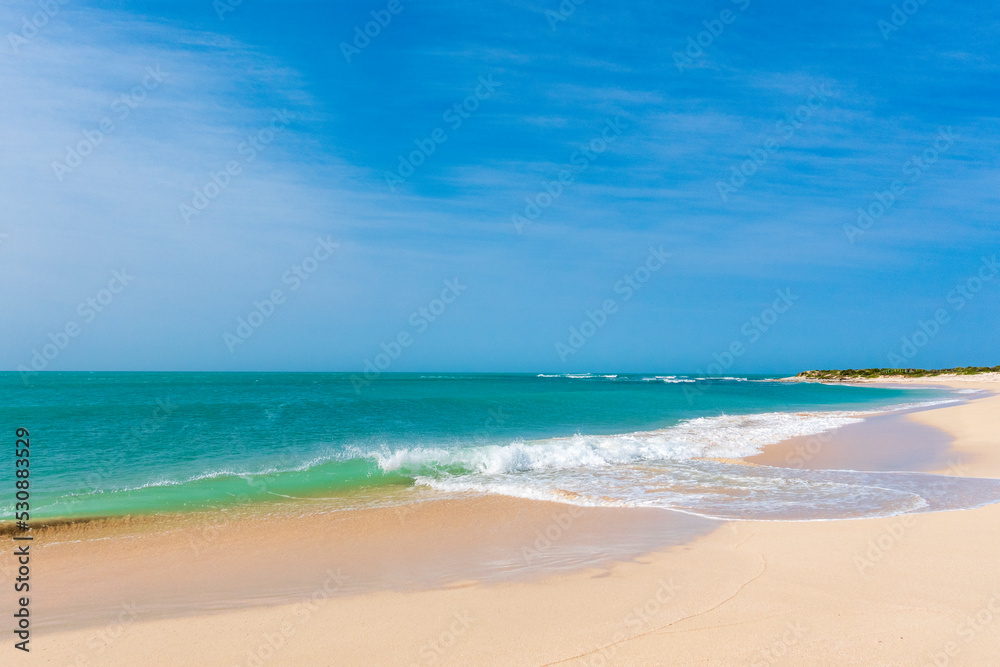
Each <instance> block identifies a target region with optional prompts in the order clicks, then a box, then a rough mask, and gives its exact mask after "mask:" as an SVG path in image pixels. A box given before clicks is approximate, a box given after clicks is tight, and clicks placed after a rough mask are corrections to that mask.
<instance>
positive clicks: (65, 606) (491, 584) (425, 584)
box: [3, 378, 1000, 665]
mask: <svg viewBox="0 0 1000 667" xmlns="http://www.w3.org/2000/svg"><path fill="white" fill-rule="evenodd" d="M919 383H920V384H936V383H947V384H950V385H953V386H961V387H963V388H968V389H983V390H986V391H985V392H984V393H982V394H974V395H970V400H969V401H968V402H965V403H962V404H958V405H952V406H947V407H942V408H938V409H933V410H927V411H922V412H915V413H912V414H908V415H905V416H902V417H895V419H898V420H900V422H899V423H902V422H903V421H904V420H905V423H906V426H905V428H903V427H899V428H896V429H895V430H896V431H899V433H901V434H902V435H900V436H899V437H897V438H895V439H893V440H892V442H891V443H890V445H891V451H892V452H894V454H892V455H885V454H884V453H882V454H879V455H875V454H873V452H872V451H871V447H869V446H868V445H864V446H861V445H858V444H857V442H855V446H854V447H853V449H852V447H851V442H850V441H851V438H850V437H848V436H850V433H842V434H837V435H835V436H833V437H830V438H824V439H819V440H817V439H814V440H813V441H812V442H811V443H810V442H807V441H801V442H798V443H795V442H786V443H781V444H779V445H776V446H774V447H772V448H769V450H768V451H767V452H765V454H763V455H761V457H755V458H759V460H758V461H756V462H759V463H766V464H770V465H796V466H801V467H808V466H810V465H811V466H816V467H823V466H826V465H830V464H831V462H835V463H836V464H838V465H847V464H849V463H852V462H854V463H856V464H857V465H858V466H859V468H858V469H872V470H878V469H900V468H898V467H896V468H892V466H894V465H896V466H898V465H900V461H903V462H905V465H907V466H909V468H908V469H912V470H919V471H935V472H939V473H942V474H947V475H963V476H978V477H1000V435H998V434H1000V396H997V395H995V393H994V391H995V390H996V389H997V388H998V387H1000V384H997V383H996V378H986V379H984V378H978V379H975V380H970V379H967V378H958V379H956V378H923V379H921V380H920V381H919ZM869 421H873V420H869ZM872 428H873V429H875V430H869V431H868V433H869V435H868V436H867V437H868V441H866V442H869V443H871V444H873V445H877V444H878V441H879V437H878V436H877V434H878V433H879V431H878V430H877V429H878V428H881V429H883V432H885V431H886V430H887V431H893V430H894V427H893V425H892V422H886V423H884V424H882V425H881V426H877V425H876V426H875V427H872ZM901 428H902V429H903V430H900V429H901ZM845 430H846V429H845ZM917 438H920V439H921V440H922V444H921V445H920V446H919V447H918V446H914V447H913V451H908V444H907V443H908V441H909V442H911V443H912V442H914V439H917ZM855 440H856V439H855ZM864 466H867V467H864ZM487 519H488V520H487ZM487 526H489V527H488V528H487ZM81 530H83V529H81ZM93 530H94V531H98V532H99V531H100V530H101V529H100V528H94V529H93ZM104 530H105V532H107V529H104ZM998 531H1000V505H991V506H987V507H983V508H979V509H973V510H965V511H953V512H938V513H926V514H916V515H905V516H900V517H893V518H886V519H864V520H850V521H814V522H750V521H746V522H745V521H731V522H717V521H710V520H705V519H700V518H696V517H686V516H684V515H677V514H674V513H670V512H665V511H660V510H630V509H587V510H582V509H580V508H575V507H572V506H569V505H562V504H557V503H541V502H534V501H522V500H515V499H510V498H503V497H493V496H487V497H470V498H464V499H463V498H456V499H449V500H442V501H434V502H426V503H418V504H414V505H409V506H407V507H406V508H404V509H400V508H384V509H376V510H365V511H353V512H341V513H331V514H329V515H325V516H324V517H320V518H317V517H316V516H304V515H303V516H298V517H295V516H285V517H273V518H271V519H270V520H261V519H238V520H237V519H234V520H231V521H227V522H225V523H221V524H218V525H217V526H215V527H214V528H212V529H211V530H208V531H206V527H205V526H204V525H197V522H195V523H193V524H191V525H177V526H171V527H170V530H163V527H162V526H154V527H145V528H144V527H142V526H132V527H129V528H128V529H120V530H119V531H117V532H114V533H113V534H112V533H109V534H107V535H104V534H100V535H99V534H97V533H95V534H75V533H71V532H68V531H65V530H64V531H62V532H58V531H57V532H54V533H52V534H51V535H49V536H48V539H49V542H50V543H49V544H46V543H45V542H46V540H45V539H40V540H39V542H38V544H37V547H39V548H38V549H37V554H38V555H37V563H38V564H37V565H36V566H35V567H36V570H35V571H37V577H38V580H39V582H40V583H39V585H40V588H39V592H38V593H37V596H38V598H37V601H38V611H36V614H37V616H38V617H37V618H36V620H35V622H36V626H37V627H38V628H39V631H38V635H37V638H36V639H35V640H33V642H32V654H33V655H32V656H31V660H33V661H39V662H42V663H44V664H59V665H105V664H107V665H136V664H163V665H168V664H169V665H217V664H224V665H265V664H266V665H362V664H371V665H607V664H620V665H678V664H681V665H685V664H712V665H734V664H748V665H773V664H774V665H776V664H788V665H829V664H838V665H925V664H926V665H986V664H996V655H997V654H998V653H1000V570H998V568H997V565H996V564H997V562H1000V541H998V540H997V538H996V536H997V534H998ZM84 533H86V530H84ZM43 537H44V536H43ZM95 537H102V538H105V539H94V538H95ZM387 554H388V555H387ZM581 562H582V563H584V565H583V566H579V565H577V566H569V565H567V563H581ZM456 573H457V574H456ZM9 576H10V575H9V572H8V571H4V573H3V577H4V579H5V582H4V586H7V585H8V582H7V579H9ZM43 582H44V583H43ZM236 600H241V602H240V603H239V604H236V603H235V601H236ZM5 602H6V601H5ZM47 611H48V612H49V613H50V617H49V619H48V623H46V619H45V615H46V613H47Z"/></svg>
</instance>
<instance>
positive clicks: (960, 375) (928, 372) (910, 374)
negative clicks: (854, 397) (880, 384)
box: [777, 366, 1000, 382]
mask: <svg viewBox="0 0 1000 667" xmlns="http://www.w3.org/2000/svg"><path fill="white" fill-rule="evenodd" d="M931 377H933V378H936V379H976V380H997V379H1000V366H959V367H957V368H936V369H925V368H858V369H855V368H848V369H845V370H813V371H802V372H801V373H799V374H798V375H795V376H793V377H787V378H780V379H779V380H777V381H778V382H809V381H823V382H865V381H881V380H896V381H898V380H906V379H911V378H912V379H919V378H931Z"/></svg>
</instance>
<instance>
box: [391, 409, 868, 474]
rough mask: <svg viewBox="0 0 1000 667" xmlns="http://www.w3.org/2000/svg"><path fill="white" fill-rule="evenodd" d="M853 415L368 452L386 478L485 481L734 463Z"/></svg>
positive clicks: (712, 420) (694, 422)
mask: <svg viewBox="0 0 1000 667" xmlns="http://www.w3.org/2000/svg"><path fill="white" fill-rule="evenodd" d="M864 414H866V413H860V412H813V413H809V412H802V413H788V412H771V413H764V414H754V415H722V416H719V417H700V418H697V419H691V420H688V421H685V422H681V423H680V424H677V425H676V426H672V427H670V428H666V429H662V430H658V431H640V432H636V433H626V434H620V435H574V436H571V437H568V438H551V439H548V440H536V441H529V442H526V441H516V442H512V443H510V444H507V445H490V446H481V447H469V448H463V449H445V448H437V447H414V448H404V449H397V450H393V451H389V452H378V453H375V458H376V460H377V461H378V464H379V466H380V467H381V468H382V469H383V470H385V471H395V470H400V471H404V472H417V473H418V472H421V471H422V470H431V469H442V468H454V467H459V468H462V469H464V470H466V471H468V472H477V473H485V474H497V473H512V472H523V471H528V470H545V469H570V468H601V467H607V466H614V465H627V464H630V463H638V462H642V461H684V460H689V459H692V458H696V457H723V458H739V457H743V456H752V455H754V454H759V453H760V452H761V451H762V449H763V447H765V446H766V445H769V444H774V443H777V442H780V441H781V440H785V439H787V438H792V437H795V436H801V435H814V434H816V433H822V432H823V431H827V430H830V429H834V428H838V427H840V426H845V425H847V424H853V423H857V422H859V421H861V420H862V419H863V416H864Z"/></svg>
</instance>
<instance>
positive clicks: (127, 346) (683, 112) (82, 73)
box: [0, 0, 1000, 373]
mask: <svg viewBox="0 0 1000 667" xmlns="http://www.w3.org/2000/svg"><path fill="white" fill-rule="evenodd" d="M223 2H226V0H220V2H217V3H215V4H213V3H212V2H209V1H208V0H205V1H203V2H197V3H188V2H128V3H125V2H83V1H80V2H78V1H76V0H65V2H60V1H59V0H53V1H52V2H51V3H49V4H46V3H44V2H43V3H42V4H41V5H39V4H36V3H32V2H8V3H5V5H4V6H3V7H2V8H0V33H2V35H3V39H2V40H0V86H2V89H3V91H4V93H3V95H2V96H0V117H2V118H3V123H2V124H0V138H2V146H3V147H4V150H3V151H2V153H0V202H2V208H0V235H2V236H0V281H2V284H3V287H4V289H3V290H2V292H0V340H2V341H3V344H2V346H0V355H2V358H0V367H2V368H3V369H7V370H15V369H17V368H19V367H21V368H31V367H32V363H34V367H35V368H40V367H44V368H45V369H46V370H94V369H103V370H140V369H153V370H349V371H354V370H361V369H362V368H364V367H365V366H366V364H367V363H369V362H371V364H373V365H374V364H376V363H377V362H376V358H377V355H379V354H383V355H385V356H383V357H381V358H380V360H379V361H378V363H379V364H380V368H379V370H386V371H412V370H469V371H561V372H575V371H601V370H605V371H615V370H620V371H628V370H665V371H679V372H684V371H705V370H712V369H711V368H710V364H713V363H715V364H718V368H719V369H722V370H724V372H726V373H729V372H743V373H746V372H785V371H797V370H801V369H806V368H816V367H820V368H827V367H862V366H887V365H900V364H891V363H890V362H891V358H890V355H891V354H894V355H897V356H896V359H900V360H903V361H905V364H903V365H907V366H916V367H938V366H951V365H968V364H974V365H982V364H989V365H994V364H997V363H1000V337H998V336H997V332H998V329H1000V275H997V271H996V269H995V268H994V263H995V260H992V259H991V258H993V257H994V255H995V254H996V253H998V252H1000V247H998V246H1000V244H998V222H997V221H998V213H1000V201H998V194H997V193H998V192H1000V187H998V186H1000V171H998V157H997V156H998V155H1000V152H998V147H1000V146H998V144H1000V141H998V137H1000V134H998V125H997V120H998V115H997V108H998V107H997V103H998V100H1000V94H998V92H997V86H996V82H997V75H998V73H1000V63H998V57H997V55H996V48H995V47H996V42H997V36H998V30H1000V8H998V7H997V6H996V5H995V4H994V3H982V2H976V3H945V2H937V1H935V0H928V1H927V2H925V4H922V5H921V4H919V2H916V0H914V4H912V5H907V9H909V10H912V11H911V13H910V14H905V13H899V14H896V16H895V17H894V16H893V12H894V9H893V5H892V3H886V4H881V3H855V2H848V3H842V4H840V5H838V6H836V7H835V8H833V7H831V8H827V7H813V6H810V5H803V4H802V3H792V2H775V3H763V2H759V1H757V0H750V1H749V2H748V1H747V0H739V2H730V1H728V0H727V1H725V2H721V1H720V2H693V3H679V2H671V3H662V2H629V3H610V2H599V1H598V0H587V1H586V2H582V3H581V4H579V5H576V4H574V3H572V2H571V0H566V1H565V2H563V3H562V4H561V5H560V4H559V3H557V2H555V1H554V0H550V1H548V2H504V3H487V4H486V5H485V6H480V5H476V4H475V3H471V4H470V3H431V4H429V3H419V2H411V1H408V0H399V2H398V3H389V2H388V1H387V2H381V1H378V2H337V3H328V2H325V3H319V2H317V3H306V2H288V3H268V2H263V1H260V0H243V2H241V3H239V4H238V5H230V4H228V2H231V0H228V2H227V3H226V4H223ZM897 6H899V5H897ZM226 9H231V10H232V11H226ZM390 9H395V10H397V13H395V14H393V13H391V12H390ZM899 11H900V12H902V11H903V9H900V10H899ZM372 12H374V13H375V16H374V17H373V15H372ZM220 14H221V18H220ZM386 17H389V20H387V19H386ZM378 18H381V19H382V21H383V23H385V25H384V26H382V25H379V26H376V25H375V24H374V23H372V24H370V25H368V26H367V28H368V30H369V32H370V33H372V34H375V33H377V34H375V36H374V37H370V38H369V40H368V42H367V43H366V42H365V41H364V40H363V39H359V41H358V42H357V43H356V44H355V45H354V46H353V49H352V48H350V47H345V46H344V45H345V44H348V45H351V44H352V42H353V40H354V39H355V37H356V34H357V33H356V31H355V28H358V31H360V32H362V33H363V32H364V30H365V29H366V24H368V23H369V22H371V21H374V20H377V19H378ZM904 18H905V21H904ZM894 19H895V23H894V22H893V20H894ZM880 22H881V23H880ZM713 33H714V34H713ZM699 42H700V44H699ZM358 45H361V46H362V47H363V48H359V46H358ZM345 52H347V56H346V57H345ZM123 95H124V96H125V97H124V98H123V97H122V96H123ZM455 105H459V108H458V110H456V109H455ZM463 105H464V106H463ZM449 110H450V112H449ZM102 123H103V126H102ZM102 127H103V129H104V130H106V131H102ZM95 132H97V133H99V135H100V140H99V141H97V140H96V138H97V137H98V136H99V135H98V134H95ZM435 133H436V134H435ZM434 137H437V140H435V139H434ZM442 139H443V140H442ZM421 147H422V148H421ZM431 148H433V151H431ZM77 149H79V150H77ZM415 151H416V153H414V152H415ZM83 152H86V153H87V155H80V153H83ZM73 153H75V154H76V155H78V156H79V157H78V158H76V157H73ZM401 158H402V159H403V160H404V162H405V163H407V164H409V165H410V166H413V163H416V162H419V163H420V164H419V165H417V166H413V170H412V173H410V171H409V168H408V167H407V166H406V165H405V164H404V166H403V167H402V168H401V167H400V160H401ZM411 158H412V159H411ZM914 158H916V160H914ZM77 160H78V163H77ZM59 165H62V166H59ZM227 168H228V169H229V173H227ZM387 174H395V177H394V178H389V177H388V176H387ZM213 175H214V182H213ZM404 176H405V178H404ZM560 179H562V182H560ZM894 181H895V182H896V184H895V187H896V191H897V192H896V194H895V195H893V194H892V190H893V187H894V185H893V183H894ZM220 184H221V185H220ZM206 189H207V190H206ZM553 193H555V196H553ZM875 193H886V194H881V195H879V196H880V197H881V198H882V201H881V202H879V196H876V194H875ZM209 195H211V196H209ZM889 197H892V199H891V201H890V199H889ZM533 206H537V208H533ZM199 207H200V208H199ZM879 207H881V208H882V212H881V213H880V212H879V210H880V209H879ZM859 208H862V209H866V210H869V211H871V212H872V213H874V215H872V217H870V218H864V219H862V222H863V225H862V226H859V223H858V219H859V213H858V209H859ZM518 216H519V217H518ZM317 239H320V240H322V243H320V242H319V241H318V240H317ZM651 248H652V249H653V250H654V251H655V252H656V253H660V254H661V255H663V254H667V255H669V259H666V260H665V261H660V260H650V257H651V255H650V249H651ZM984 258H985V259H984ZM647 262H652V263H651V264H647ZM654 265H655V266H656V268H655V269H653V270H650V268H649V267H651V266H654ZM303 266H304V267H305V268H303ZM295 267H299V268H298V269H295ZM644 267H645V268H644ZM310 269H311V271H310ZM116 271H117V272H119V278H116V277H115V272H116ZM122 271H124V273H121V272H122ZM446 281H451V283H450V284H451V285H452V288H449V287H448V283H446ZM455 281H457V283H456V282H455ZM629 281H631V282H632V283H634V284H635V285H636V288H635V289H633V288H632V287H629ZM456 284H457V285H458V288H457V289H455V288H454V286H455V285H456ZM449 289H451V291H449ZM789 290H790V291H789ZM779 291H782V292H783V293H784V294H786V300H785V301H780V297H779V296H778V292H779ZM963 294H964V296H963ZM788 295H791V298H790V299H789V298H788ZM272 296H277V299H276V300H275V302H274V303H271V304H270V305H269V303H268V302H269V301H270V299H271V297H272ZM88 299H90V300H92V302H91V303H90V304H89V305H88ZM776 300H779V302H776ZM445 301H450V302H448V303H446V302H445ZM609 302H610V308H609V310H608V311H603V310H602V309H603V308H604V306H605V305H608V304H609ZM95 304H96V305H95ZM255 304H256V305H255ZM789 304H790V305H789ZM98 306H99V308H98ZM421 308H423V309H425V313H424V314H421V312H420V309H421ZM771 308H775V310H773V311H770V312H769V309H771ZM778 309H782V310H783V311H784V312H780V313H779V312H778ZM598 311H602V312H604V314H603V316H602V315H601V313H599V312H598ZM254 312H257V313H258V314H257V315H253V313H254ZM588 313H589V315H588ZM241 318H242V320H243V322H244V324H241ZM754 318H756V320H757V322H759V324H758V323H755V319H754ZM935 318H937V322H936V325H937V326H935V321H934V320H935ZM587 322H590V323H591V324H587ZM596 323H599V324H600V326H598V325H597V324H596ZM252 324H258V325H259V326H252ZM67 331H69V332H75V333H74V334H73V335H70V333H66V332H67ZM574 332H576V333H574ZM64 334H65V335H64ZM914 336H916V340H914ZM401 337H402V340H403V341H409V342H408V344H405V345H402V344H399V343H398V341H399V340H400V339H401ZM904 338H905V339H906V340H904ZM393 341H397V342H396V343H394V342H393ZM397 344H399V345H400V346H399V348H398V350H397V348H396V347H395V345H397ZM907 345H909V347H907ZM46 346H48V347H46ZM560 346H561V347H560ZM734 346H735V347H734ZM567 349H568V350H570V351H567ZM731 349H736V350H741V352H740V353H739V354H737V355H734V356H733V357H732V358H731V359H730V358H729V357H728V356H727V355H728V354H730V352H729V351H730V350H731Z"/></svg>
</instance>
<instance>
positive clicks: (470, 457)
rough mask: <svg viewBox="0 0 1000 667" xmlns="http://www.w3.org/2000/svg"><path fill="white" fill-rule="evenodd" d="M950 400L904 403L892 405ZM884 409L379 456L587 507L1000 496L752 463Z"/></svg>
mask: <svg viewBox="0 0 1000 667" xmlns="http://www.w3.org/2000/svg"><path fill="white" fill-rule="evenodd" d="M946 402H951V401H933V402H928V403H922V404H907V405H901V406H895V408H894V410H902V409H908V408H914V407H926V406H929V405H937V404H941V403H946ZM880 412H885V411H884V410H883V411H874V410H872V411H857V412H797V413H788V412H773V413H765V414H754V415H738V416H737V415H722V416H718V417H703V418H698V419H691V420H688V421H685V422H682V423H680V424H677V425H676V426H673V427H671V428H667V429H662V430H658V431H644V432H636V433H628V434H619V435H575V436H572V437H569V438H552V439H548V440H537V441H531V442H524V441H518V442H513V443H510V444H507V445H496V446H488V447H474V448H466V449H459V450H452V449H444V448H409V449H400V450H396V451H392V452H384V453H381V454H379V455H378V456H377V457H376V458H377V460H378V463H379V465H380V466H381V467H382V469H383V470H386V471H389V470H394V471H402V472H406V473H409V474H413V475H415V478H416V481H417V483H418V484H420V485H423V486H427V487H430V488H432V489H436V490H439V491H445V492H478V493H496V494H501V495H508V496H514V497H519V498H529V499H536V500H548V501H556V502H568V503H572V504H576V505H583V506H619V507H662V508H669V509H674V510H677V511H683V512H688V513H692V514H698V515H701V516H706V517H711V518H722V519H726V518H742V519H767V520H772V519H782V520H820V519H841V518H854V517H875V516H892V515H896V514H903V513H909V512H920V511H931V510H935V511H936V510H943V509H959V508H965V507H976V506H979V505H983V504H987V503H991V502H997V501H998V500H1000V480H974V479H973V480H970V479H963V478H952V477H940V476H936V475H922V474H919V473H912V474H905V473H864V472H854V471H809V470H788V469H783V468H770V467H766V466H760V467H749V466H744V465H734V464H730V463H727V462H725V461H720V460H712V459H730V458H732V459H735V458H741V457H746V456H751V455H753V454H757V453H759V452H761V451H762V449H763V448H764V447H765V446H767V445H769V444H774V443H777V442H779V441H782V440H785V439H788V438H792V437H796V436H808V435H815V434H818V433H822V432H825V431H829V430H831V429H835V428H839V427H841V426H845V425H848V424H855V423H858V422H860V421H862V420H863V419H864V418H865V417H867V416H870V415H873V414H879V413H880Z"/></svg>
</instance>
